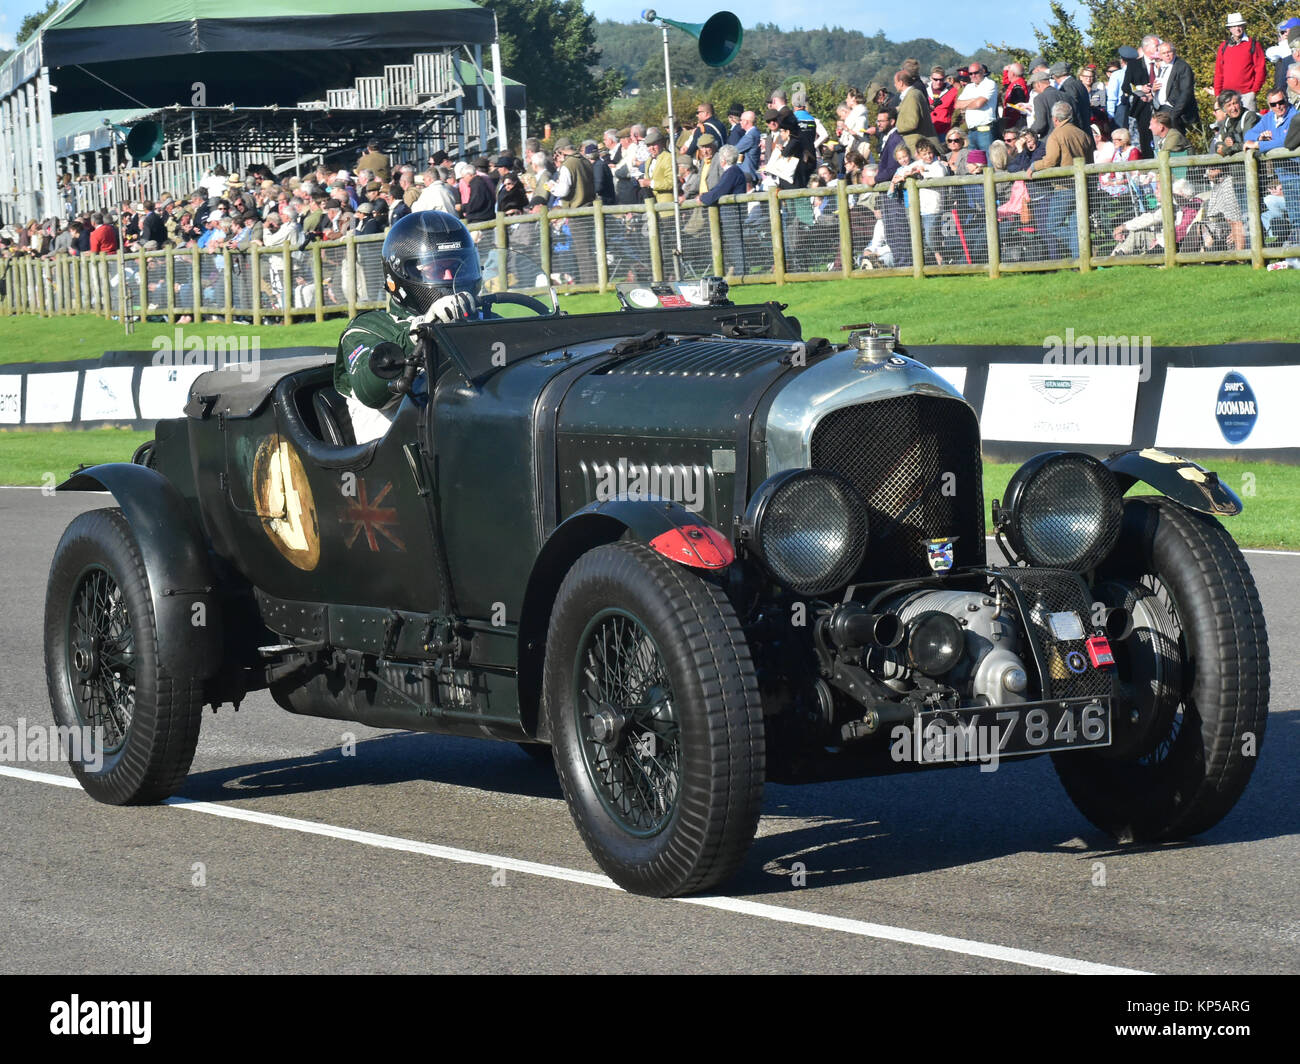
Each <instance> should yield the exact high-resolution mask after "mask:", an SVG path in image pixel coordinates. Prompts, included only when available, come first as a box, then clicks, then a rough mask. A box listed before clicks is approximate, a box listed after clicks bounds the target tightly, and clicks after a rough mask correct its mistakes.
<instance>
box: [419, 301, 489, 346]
mask: <svg viewBox="0 0 1300 1064" xmlns="http://www.w3.org/2000/svg"><path fill="white" fill-rule="evenodd" d="M477 310H478V300H477V299H475V298H474V296H473V294H472V293H470V292H453V293H452V294H451V295H449V296H439V297H438V298H437V299H435V300H434V301H433V306H431V307H430V308H429V309H428V310H427V311H425V312H424V313H423V314H421V315H419V316H418V317H415V318H411V319H410V332H411V339H412V340H417V339H419V330H420V326H421V325H426V324H428V323H429V322H431V321H440V322H446V323H448V324H451V323H453V322H457V321H464V320H465V319H466V318H469V317H471V316H473V314H474V313H475V312H476V311H477Z"/></svg>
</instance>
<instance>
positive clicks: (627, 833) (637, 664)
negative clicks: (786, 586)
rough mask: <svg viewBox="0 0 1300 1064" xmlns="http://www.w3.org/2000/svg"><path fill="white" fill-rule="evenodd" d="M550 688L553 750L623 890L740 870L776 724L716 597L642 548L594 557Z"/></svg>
mask: <svg viewBox="0 0 1300 1064" xmlns="http://www.w3.org/2000/svg"><path fill="white" fill-rule="evenodd" d="M542 687H543V694H542V700H543V704H542V713H543V720H544V722H545V725H546V731H547V734H546V735H543V736H542V738H544V739H546V740H549V741H550V742H551V744H552V750H553V752H554V755H555V769H556V775H557V776H558V777H559V781H560V786H561V788H562V789H563V791H564V797H565V800H566V801H567V802H568V805H569V812H570V814H571V815H572V816H573V822H574V824H575V825H576V827H577V828H578V831H579V833H580V834H581V835H582V839H583V841H584V842H585V843H586V844H587V848H588V849H589V850H591V853H592V856H594V857H595V858H596V861H597V862H598V863H599V864H600V866H601V868H603V869H604V870H605V872H606V873H607V874H608V875H609V877H610V878H611V879H613V880H614V881H615V882H616V883H618V884H619V885H620V886H622V887H624V888H626V889H627V890H630V891H634V892H636V893H638V894H650V895H654V896H656V897H671V896H673V895H677V894H689V893H692V892H694V891H700V890H706V889H708V888H709V887H711V886H713V885H714V884H716V883H719V882H721V881H723V880H724V879H726V878H727V877H729V876H730V875H732V874H733V873H734V872H735V871H736V870H737V868H739V867H740V864H741V862H742V861H743V859H744V856H745V852H746V850H747V849H748V848H749V844H750V841H751V840H752V839H753V837H754V832H755V830H756V829H757V827H758V813H759V807H760V805H761V802H762V796H763V778H764V769H765V758H764V753H765V751H764V743H763V713H762V705H761V702H760V700H759V695H758V682H757V680H756V679H755V676H754V663H753V659H752V658H751V656H750V652H749V644H748V642H747V641H746V638H745V633H744V629H742V628H741V626H740V622H739V620H738V619H737V617H736V612H735V609H734V608H733V606H732V605H731V602H730V600H728V598H727V597H726V595H725V594H723V593H722V591H721V590H720V589H719V588H718V587H717V586H715V585H713V584H711V583H709V582H708V581H706V580H703V579H701V578H700V577H699V576H697V575H696V574H695V573H693V572H691V571H690V570H688V569H686V568H684V567H683V566H680V565H677V564H675V563H673V562H669V561H667V560H665V559H664V558H663V556H661V555H659V554H657V553H656V552H655V551H653V550H651V549H650V548H649V547H647V546H645V545H643V544H640V543H628V542H621V543H611V544H606V545H604V546H600V547H595V548H593V549H592V550H590V551H588V552H587V553H586V554H584V555H582V556H581V557H580V558H579V559H578V560H577V561H576V562H575V563H574V565H573V567H572V568H571V569H570V570H569V572H568V574H567V576H566V577H565V579H564V582H563V583H562V584H561V586H560V590H559V593H558V594H557V596H556V599H555V605H554V607H553V608H552V611H551V625H550V631H549V634H548V636H547V641H546V660H545V665H544V676H543V682H542Z"/></svg>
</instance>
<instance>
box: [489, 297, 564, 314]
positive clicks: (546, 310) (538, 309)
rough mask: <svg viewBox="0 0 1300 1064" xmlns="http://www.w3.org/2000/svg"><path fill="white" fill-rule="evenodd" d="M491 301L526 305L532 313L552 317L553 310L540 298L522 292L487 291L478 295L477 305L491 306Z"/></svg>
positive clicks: (519, 305) (520, 305) (518, 305)
mask: <svg viewBox="0 0 1300 1064" xmlns="http://www.w3.org/2000/svg"><path fill="white" fill-rule="evenodd" d="M493 303H513V304H514V305H515V306H517V307H527V308H528V309H529V310H531V311H532V312H533V313H535V314H542V315H545V316H546V317H548V318H550V317H553V316H554V314H555V311H554V310H552V309H551V308H550V307H548V306H547V305H546V304H545V303H543V302H542V301H541V300H540V299H534V298H533V297H532V296H526V295H524V294H523V293H522V292H489V293H488V294H487V295H485V296H480V297H479V301H478V305H479V306H480V307H483V308H484V309H486V308H488V307H490V306H492V304H493Z"/></svg>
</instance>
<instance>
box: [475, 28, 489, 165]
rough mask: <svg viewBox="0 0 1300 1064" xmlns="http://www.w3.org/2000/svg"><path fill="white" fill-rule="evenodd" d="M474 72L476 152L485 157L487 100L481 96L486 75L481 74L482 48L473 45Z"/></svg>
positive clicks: (479, 45) (486, 147) (486, 146)
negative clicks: (476, 124) (476, 103)
mask: <svg viewBox="0 0 1300 1064" xmlns="http://www.w3.org/2000/svg"><path fill="white" fill-rule="evenodd" d="M474 72H475V73H476V74H477V75H478V93H477V100H478V108H477V110H478V150H479V153H480V154H482V155H486V154H487V153H488V151H489V150H490V149H489V147H488V112H487V98H486V97H485V96H484V95H483V93H484V91H485V90H486V89H487V84H486V82H487V75H486V74H485V73H484V72H483V46H482V45H481V44H476V45H474Z"/></svg>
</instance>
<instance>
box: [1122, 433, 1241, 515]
mask: <svg viewBox="0 0 1300 1064" xmlns="http://www.w3.org/2000/svg"><path fill="white" fill-rule="evenodd" d="M1106 467H1107V468H1108V469H1109V470H1110V471H1111V472H1112V473H1114V474H1115V478H1116V479H1117V480H1118V481H1119V486H1120V490H1121V491H1128V489H1129V488H1131V487H1132V486H1133V485H1134V484H1135V483H1137V481H1139V480H1140V481H1142V482H1143V483H1145V484H1150V485H1151V487H1153V488H1155V489H1156V491H1158V492H1160V493H1161V494H1162V495H1167V496H1168V497H1169V498H1171V499H1173V500H1174V501H1175V502H1179V503H1182V504H1183V505H1184V506H1186V507H1187V508H1188V509H1189V510H1196V511H1198V512H1199V513H1203V514H1212V515H1213V516H1215V517H1235V516H1236V515H1237V514H1239V513H1241V511H1242V502H1241V499H1240V497H1238V495H1237V493H1236V492H1234V491H1233V490H1232V489H1231V488H1230V487H1228V486H1227V485H1226V484H1225V483H1223V481H1222V480H1220V479H1219V474H1218V473H1215V472H1213V471H1212V470H1209V469H1206V468H1204V467H1203V466H1199V465H1197V464H1196V463H1195V462H1192V461H1189V460H1188V459H1186V458H1179V457H1178V456H1177V455H1174V454H1167V453H1165V452H1164V451H1158V450H1156V449H1155V448H1154V447H1147V448H1145V449H1144V450H1140V451H1124V452H1122V453H1121V454H1115V455H1111V457H1109V458H1107V459H1106Z"/></svg>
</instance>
